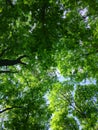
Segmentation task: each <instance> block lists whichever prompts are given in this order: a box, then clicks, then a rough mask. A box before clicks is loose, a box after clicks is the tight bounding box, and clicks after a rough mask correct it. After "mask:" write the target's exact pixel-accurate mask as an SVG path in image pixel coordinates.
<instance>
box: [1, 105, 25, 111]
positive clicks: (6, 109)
mask: <svg viewBox="0 0 98 130" xmlns="http://www.w3.org/2000/svg"><path fill="white" fill-rule="evenodd" d="M15 108H23V107H21V106H13V107H8V108H5V109H3V110H0V113H3V112H5V111H8V110H11V109H15Z"/></svg>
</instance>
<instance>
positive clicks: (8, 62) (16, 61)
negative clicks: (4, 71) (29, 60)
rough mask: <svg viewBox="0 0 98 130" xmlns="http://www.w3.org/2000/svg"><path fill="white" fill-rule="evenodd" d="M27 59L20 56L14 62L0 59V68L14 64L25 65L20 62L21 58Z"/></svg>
mask: <svg viewBox="0 0 98 130" xmlns="http://www.w3.org/2000/svg"><path fill="white" fill-rule="evenodd" d="M24 57H27V56H26V55H23V56H20V57H18V58H17V59H15V60H9V59H1V60H0V66H12V65H16V64H23V65H26V63H23V62H22V61H21V59H22V58H24Z"/></svg>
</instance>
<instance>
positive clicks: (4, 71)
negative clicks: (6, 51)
mask: <svg viewBox="0 0 98 130" xmlns="http://www.w3.org/2000/svg"><path fill="white" fill-rule="evenodd" d="M1 73H18V71H10V70H0V74H1Z"/></svg>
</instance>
